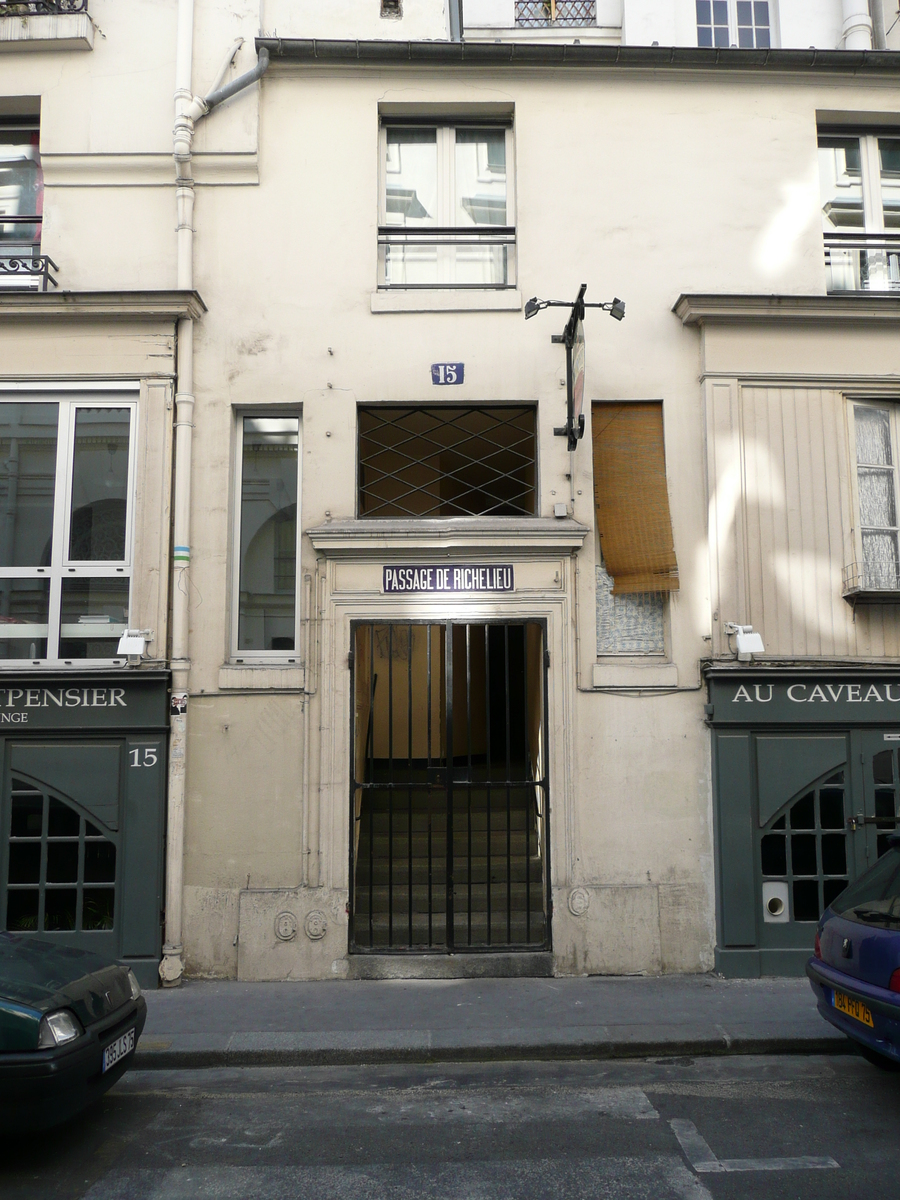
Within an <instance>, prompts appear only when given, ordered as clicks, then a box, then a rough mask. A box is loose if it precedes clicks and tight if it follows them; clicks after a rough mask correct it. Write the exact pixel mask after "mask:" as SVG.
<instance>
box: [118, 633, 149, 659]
mask: <svg viewBox="0 0 900 1200" xmlns="http://www.w3.org/2000/svg"><path fill="white" fill-rule="evenodd" d="M152 641H153V630H152V629H126V630H125V632H124V633H123V634H122V636H121V637H120V638H119V646H118V649H117V650H116V653H117V654H126V655H127V656H128V662H129V664H130V665H131V666H137V664H138V663H139V662H140V661H141V657H142V655H143V653H144V648H145V647H146V645H147V642H152Z"/></svg>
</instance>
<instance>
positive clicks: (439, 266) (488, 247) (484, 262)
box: [384, 240, 509, 287]
mask: <svg viewBox="0 0 900 1200" xmlns="http://www.w3.org/2000/svg"><path fill="white" fill-rule="evenodd" d="M508 250H509V248H508V247H507V246H505V245H501V246H498V245H492V244H491V243H490V242H481V241H479V242H476V243H472V244H469V245H466V244H457V243H454V242H450V241H444V242H442V243H441V244H440V245H437V244H435V243H434V242H430V243H429V242H422V241H421V240H417V241H416V242H415V243H396V244H389V245H386V246H385V247H384V279H385V284H386V285H388V286H389V287H416V286H418V287H424V286H450V285H453V284H456V285H457V286H462V285H465V284H468V285H469V286H473V287H479V286H480V287H505V286H506V284H507V283H508V281H509V253H508Z"/></svg>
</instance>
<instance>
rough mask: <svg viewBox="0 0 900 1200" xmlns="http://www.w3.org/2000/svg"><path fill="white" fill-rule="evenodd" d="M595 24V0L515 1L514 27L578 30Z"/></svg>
mask: <svg viewBox="0 0 900 1200" xmlns="http://www.w3.org/2000/svg"><path fill="white" fill-rule="evenodd" d="M596 24H597V0H516V25H517V26H519V27H520V28H525V29H547V28H559V29H573V28H575V29H579V28H585V27H587V26H590V25H596Z"/></svg>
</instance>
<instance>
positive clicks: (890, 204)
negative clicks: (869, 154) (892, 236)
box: [878, 138, 900, 229]
mask: <svg viewBox="0 0 900 1200" xmlns="http://www.w3.org/2000/svg"><path fill="white" fill-rule="evenodd" d="M878 158H879V161H880V164H881V203H882V205H883V206H884V225H885V229H897V228H898V227H900V141H898V140H895V139H894V138H879V139H878Z"/></svg>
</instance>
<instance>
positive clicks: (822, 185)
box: [819, 137, 865, 233]
mask: <svg viewBox="0 0 900 1200" xmlns="http://www.w3.org/2000/svg"><path fill="white" fill-rule="evenodd" d="M819 192H820V196H821V200H822V219H823V223H824V227H825V232H826V233H827V232H829V231H830V230H834V229H848V230H853V229H862V228H863V227H864V225H865V220H864V216H863V202H862V173H861V159H860V152H859V138H829V137H823V138H819Z"/></svg>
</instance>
